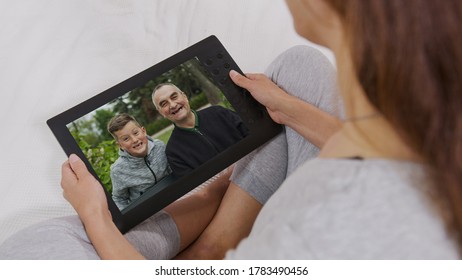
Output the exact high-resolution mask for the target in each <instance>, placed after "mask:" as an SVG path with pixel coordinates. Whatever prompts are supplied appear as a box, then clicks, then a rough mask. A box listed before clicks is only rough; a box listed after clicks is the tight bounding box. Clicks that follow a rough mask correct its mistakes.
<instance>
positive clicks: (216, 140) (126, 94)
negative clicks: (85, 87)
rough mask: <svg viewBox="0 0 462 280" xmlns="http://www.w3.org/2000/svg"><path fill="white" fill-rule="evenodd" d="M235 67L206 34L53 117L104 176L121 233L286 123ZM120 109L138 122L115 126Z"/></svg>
mask: <svg viewBox="0 0 462 280" xmlns="http://www.w3.org/2000/svg"><path fill="white" fill-rule="evenodd" d="M231 69H234V70H236V71H238V72H240V73H242V71H241V70H240V69H239V67H238V66H237V65H236V63H235V62H234V60H233V59H232V58H231V56H230V55H229V53H228V52H227V51H226V49H225V48H224V47H223V45H222V44H221V43H220V41H219V40H218V39H217V38H216V37H215V36H210V37H208V38H206V39H204V40H202V41H200V42H198V43H196V44H194V45H192V46H190V47H189V48H187V49H185V50H183V51H181V52H179V53H177V54H175V55H173V56H172V57H170V58H167V59H166V60H164V61H162V62H160V63H158V64H156V65H154V66H152V67H150V68H148V69H146V70H144V71H143V72H141V73H139V74H137V75H135V76H133V77H131V78H128V79H127V80H125V81H122V82H121V83H119V84H117V85H115V86H113V87H111V88H109V89H107V90H105V91H103V92H101V93H99V94H97V95H96V96H94V97H92V98H90V99H88V100H86V101H84V102H82V103H81V104H78V105H76V106H74V107H73V108H71V109H69V110H67V111H65V112H63V113H61V114H59V115H57V116H55V117H53V118H50V119H49V120H48V121H47V124H48V126H49V127H50V129H51V130H52V132H53V134H54V135H55V137H56V139H57V140H58V142H59V143H60V145H61V146H62V148H63V149H64V151H65V153H66V154H67V155H68V156H69V155H70V154H72V153H74V154H77V155H78V156H79V157H80V158H81V159H82V160H83V161H84V162H85V164H86V166H87V168H88V169H89V170H90V172H91V173H92V174H93V175H94V176H95V177H96V178H97V179H98V180H99V182H100V183H101V185H102V186H103V188H104V190H105V193H106V195H107V200H108V204H109V210H110V211H111V213H112V218H113V220H114V223H115V224H116V226H117V227H118V228H119V230H120V231H121V232H122V233H125V232H126V231H128V230H129V229H130V228H132V227H134V226H136V225H137V224H139V223H140V222H142V221H144V220H145V219H147V218H149V217H150V216H151V215H153V214H154V213H156V212H158V211H160V210H161V209H163V208H164V207H165V206H167V205H169V204H170V203H172V202H173V201H175V200H177V199H178V198H180V197H181V196H183V195H185V194H186V193H188V192H189V191H191V190H193V189H194V188H196V187H197V186H199V185H200V184H202V183H203V182H205V181H207V180H208V179H210V178H211V177H213V176H214V175H216V174H217V173H219V172H220V171H222V170H224V169H225V168H227V167H228V166H230V165H232V164H233V163H235V162H236V161H238V160H239V159H240V158H242V157H243V156H245V155H246V154H248V153H250V152H251V151H252V150H254V149H255V148H257V147H259V146H261V145H262V144H264V143H265V142H267V141H268V140H270V139H271V138H273V137H274V136H276V135H277V134H278V133H280V132H281V130H282V127H281V126H280V125H278V124H276V123H274V122H273V121H272V120H271V118H270V117H269V115H268V113H267V111H266V109H265V108H264V107H263V106H262V105H261V104H259V103H258V102H257V101H255V100H254V99H253V97H252V96H251V95H250V94H249V93H248V92H247V91H246V90H244V89H242V88H240V87H238V86H236V85H235V84H234V83H233V82H232V81H231V80H230V78H229V76H228V74H229V71H230V70H231ZM154 92H155V94H154V95H153V93H154ZM175 92H176V95H175ZM155 103H156V104H155ZM156 105H157V108H156ZM191 113H192V114H193V115H194V118H195V120H196V122H195V124H194V127H187V126H183V125H184V123H182V121H184V120H185V118H183V117H182V114H183V115H188V116H190V115H191ZM123 117H126V118H127V117H128V118H133V119H135V120H136V121H128V122H127V123H125V124H124V122H119V123H118V124H119V127H117V125H114V123H116V124H117V120H118V119H123ZM108 124H110V125H109V126H110V127H111V128H112V129H113V130H114V127H115V130H114V131H113V132H112V133H110V132H109V131H108ZM144 136H145V137H144ZM144 139H147V140H144ZM138 152H139V153H138Z"/></svg>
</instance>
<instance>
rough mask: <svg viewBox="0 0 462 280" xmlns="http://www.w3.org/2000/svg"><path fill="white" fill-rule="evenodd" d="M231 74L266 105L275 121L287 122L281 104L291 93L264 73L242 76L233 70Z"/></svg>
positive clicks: (240, 84) (239, 83)
mask: <svg viewBox="0 0 462 280" xmlns="http://www.w3.org/2000/svg"><path fill="white" fill-rule="evenodd" d="M229 76H230V77H231V79H232V80H233V82H234V83H235V84H236V85H238V86H240V87H242V88H245V89H246V90H248V91H249V92H250V94H252V96H253V97H254V98H255V99H256V100H257V101H258V102H260V103H261V104H262V105H263V106H265V107H266V109H267V111H268V113H269V115H270V117H271V118H272V119H273V120H274V121H275V122H277V123H279V124H285V123H284V113H283V112H282V111H281V108H282V106H281V105H283V103H284V102H286V99H287V98H290V97H291V96H290V95H288V94H287V93H286V92H285V91H284V90H282V89H281V88H280V87H278V86H277V85H276V84H275V83H273V81H271V80H270V79H268V77H266V76H265V75H263V74H246V76H242V75H241V74H239V73H238V72H236V71H234V70H231V71H230V72H229Z"/></svg>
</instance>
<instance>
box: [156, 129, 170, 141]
mask: <svg viewBox="0 0 462 280" xmlns="http://www.w3.org/2000/svg"><path fill="white" fill-rule="evenodd" d="M172 131H173V126H172V128H171V129H168V130H167V131H165V132H164V133H162V134H161V135H159V136H157V137H156V138H157V139H159V140H160V141H162V142H164V144H165V145H167V142H168V139H170V135H172Z"/></svg>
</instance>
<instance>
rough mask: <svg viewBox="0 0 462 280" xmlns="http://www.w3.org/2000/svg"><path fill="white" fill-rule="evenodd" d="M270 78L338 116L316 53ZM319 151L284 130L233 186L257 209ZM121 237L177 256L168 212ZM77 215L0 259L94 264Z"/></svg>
mask: <svg viewBox="0 0 462 280" xmlns="http://www.w3.org/2000/svg"><path fill="white" fill-rule="evenodd" d="M267 74H268V76H269V77H270V78H271V79H272V80H273V81H274V82H275V83H276V84H278V85H279V86H280V87H281V88H282V89H284V90H285V91H287V92H288V93H290V94H292V95H294V96H297V97H299V98H301V99H303V100H305V101H306V102H309V103H311V104H313V105H315V106H317V107H319V108H321V109H322V110H324V111H326V112H329V113H331V114H335V115H339V109H338V108H340V107H341V106H339V105H340V102H339V97H338V94H337V83H336V74H335V70H334V68H333V66H332V65H331V64H330V62H329V61H328V60H327V59H326V58H325V56H324V55H322V54H321V53H320V52H319V51H318V50H316V49H313V48H310V47H307V46H298V47H294V48H291V49H290V50H288V51H286V52H284V53H283V54H281V55H280V56H279V57H278V58H277V59H276V60H275V61H274V62H273V63H272V64H271V65H270V67H269V68H268V70H267ZM318 152H319V150H318V149H317V148H316V147H315V146H314V145H312V144H311V143H309V142H307V141H306V140H305V139H303V138H302V137H301V136H300V135H298V134H297V133H295V131H293V130H292V129H290V128H288V127H286V128H285V131H284V133H283V134H281V135H279V136H277V137H276V138H274V139H273V140H271V141H270V142H268V143H267V144H266V145H264V146H262V147H261V148H259V149H258V150H256V151H254V152H253V153H251V154H249V155H248V156H247V157H245V158H243V159H242V160H240V161H239V162H238V163H237V165H236V167H235V169H234V173H233V176H232V180H233V182H235V183H236V184H237V185H239V186H240V187H241V188H242V189H244V190H246V191H247V192H248V193H249V194H250V195H251V196H253V197H254V198H255V199H257V201H259V202H260V203H261V204H264V203H265V202H266V201H267V199H268V198H269V197H270V196H271V195H272V194H273V193H274V192H275V191H276V190H277V188H278V187H279V186H280V185H281V184H282V182H283V181H284V179H285V178H286V177H287V176H288V175H289V174H291V173H292V172H293V171H294V170H295V169H296V168H297V167H298V166H299V165H300V164H301V163H303V162H305V161H306V160H307V159H310V158H313V157H315V156H316V155H317V154H318ZM125 237H126V238H127V239H128V240H129V241H130V243H131V244H133V246H135V248H137V249H138V250H139V251H140V252H141V253H142V254H143V255H144V256H145V257H146V258H148V259H169V258H171V257H173V256H175V255H176V254H177V253H178V251H179V244H180V237H179V233H178V230H177V227H176V225H175V223H174V222H173V220H172V218H171V217H170V216H169V214H168V213H166V212H164V211H161V212H159V213H157V214H155V215H153V216H152V217H151V218H149V219H147V220H146V221H144V222H143V223H141V224H140V225H138V226H136V227H135V228H133V229H132V230H130V231H129V232H128V233H126V234H125ZM98 258H99V256H98V254H97V253H96V251H95V249H94V247H93V246H92V244H91V243H90V241H89V240H88V237H87V235H86V233H85V229H84V228H83V225H82V223H81V222H80V220H79V218H78V217H77V216H70V217H63V218H57V219H52V220H49V221H45V222H43V223H39V224H37V225H34V226H31V227H29V228H26V229H24V230H22V231H20V232H18V233H16V234H15V235H13V236H12V237H10V238H9V239H8V240H6V241H5V242H4V243H3V244H2V245H1V246H0V259H98Z"/></svg>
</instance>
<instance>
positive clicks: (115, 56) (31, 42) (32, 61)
mask: <svg viewBox="0 0 462 280" xmlns="http://www.w3.org/2000/svg"><path fill="white" fill-rule="evenodd" d="M0 30H1V32H0V65H1V73H0V94H1V99H0V100H1V101H0V106H1V108H0V114H1V118H0V120H1V125H2V128H1V129H0V131H1V133H0V139H1V140H0V141H1V142H0V143H1V145H0V147H1V148H2V153H3V156H2V157H1V162H0V242H2V241H3V240H4V239H5V238H7V237H8V236H10V235H11V234H13V233H14V232H16V231H18V230H19V229H21V228H24V227H25V226H28V225H30V224H32V223H36V222H39V221H42V220H44V219H49V218H52V217H57V216H63V215H69V214H74V211H73V209H72V208H71V207H70V206H69V204H68V203H67V202H66V201H65V200H64V198H63V197H62V191H61V188H60V177H61V175H60V167H61V163H62V162H63V161H64V160H65V159H66V156H65V154H64V152H63V151H62V149H61V147H60V146H59V144H58V142H57V141H56V139H55V138H54V137H53V135H52V133H51V131H50V130H49V129H48V127H47V125H46V123H45V122H46V120H47V119H48V118H50V117H52V116H55V115H56V114H58V113H61V112H62V111H64V110H66V109H68V108H70V107H72V106H74V105H76V104H78V103H80V102H82V101H84V100H86V99H88V98H90V97H92V96H94V95H95V94H97V93H99V92H101V91H103V90H105V89H107V88H109V87H111V86H112V85H114V84H116V83H119V82H121V81H123V80H125V79H126V78H128V77H131V76H133V75H135V74H136V73H138V72H140V71H142V70H144V69H146V68H148V67H150V66H152V65H153V64H155V63H157V62H159V61H161V60H163V59H165V58H167V57H169V56H170V55H173V54H174V53H176V52H178V51H180V50H182V49H184V48H186V47H188V46H189V45H191V44H193V43H195V42H197V41H200V40H201V39H203V38H205V37H207V36H209V35H211V34H215V35H216V36H217V37H218V38H219V39H220V40H221V41H222V43H223V44H224V45H225V47H226V48H227V49H228V51H229V52H230V54H231V55H232V56H233V57H234V59H235V60H236V62H237V63H238V65H240V67H241V69H242V70H243V71H244V72H262V71H263V70H264V69H265V67H266V66H267V65H268V64H269V63H270V62H271V60H272V59H273V58H275V57H276V55H277V54H279V53H280V52H282V51H283V50H285V49H287V48H289V47H291V46H293V45H297V44H308V42H306V41H304V40H302V39H301V38H300V37H298V36H297V35H296V34H295V32H294V31H293V27H292V20H291V18H290V14H289V12H288V10H287V8H286V6H285V3H284V1H283V0H270V1H268V0H155V1H154V0H139V1H135V0H91V1H90V0H87V1H84V0H59V1H57V0H41V1H35V0H14V1H11V0H0Z"/></svg>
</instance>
